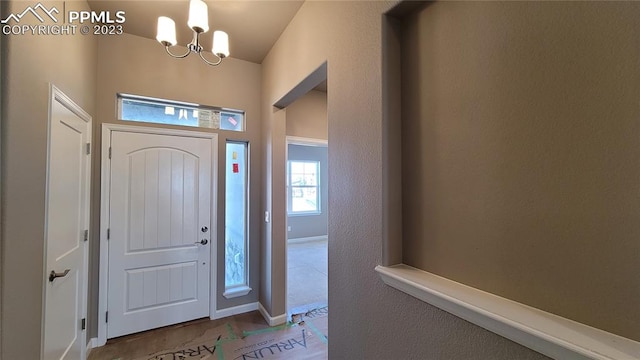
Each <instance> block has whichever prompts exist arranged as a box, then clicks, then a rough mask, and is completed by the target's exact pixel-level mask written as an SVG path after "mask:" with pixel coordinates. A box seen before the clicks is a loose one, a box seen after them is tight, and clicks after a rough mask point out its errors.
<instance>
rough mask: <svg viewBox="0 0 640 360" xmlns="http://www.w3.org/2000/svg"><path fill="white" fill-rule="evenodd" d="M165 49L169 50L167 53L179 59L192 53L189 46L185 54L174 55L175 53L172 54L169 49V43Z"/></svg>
mask: <svg viewBox="0 0 640 360" xmlns="http://www.w3.org/2000/svg"><path fill="white" fill-rule="evenodd" d="M164 49H165V50H167V54H169V56H171V57H174V58H178V59H183V58H186V57H187V56H188V55H189V54H191V49H189V48H188V47H187V52H186V53H184V54H183V55H174V54H172V53H171V51H170V50H169V46H168V45H167V46H165V47H164Z"/></svg>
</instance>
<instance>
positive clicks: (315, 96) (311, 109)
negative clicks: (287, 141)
mask: <svg viewBox="0 0 640 360" xmlns="http://www.w3.org/2000/svg"><path fill="white" fill-rule="evenodd" d="M287 136H300V137H307V138H313V139H324V140H326V139H327V93H326V92H323V91H317V90H311V91H309V92H308V93H307V94H306V95H304V96H303V97H301V98H300V99H298V100H296V101H295V102H294V103H293V104H291V105H289V106H287Z"/></svg>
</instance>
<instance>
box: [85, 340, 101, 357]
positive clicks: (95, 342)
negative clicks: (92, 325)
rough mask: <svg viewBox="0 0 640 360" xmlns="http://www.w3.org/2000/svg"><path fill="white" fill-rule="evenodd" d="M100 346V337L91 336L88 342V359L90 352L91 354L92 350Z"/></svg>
mask: <svg viewBox="0 0 640 360" xmlns="http://www.w3.org/2000/svg"><path fill="white" fill-rule="evenodd" d="M97 347H98V338H91V339H89V342H87V359H88V358H89V354H91V350H93V349H94V348H97Z"/></svg>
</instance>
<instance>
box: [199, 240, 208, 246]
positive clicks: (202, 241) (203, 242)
mask: <svg viewBox="0 0 640 360" xmlns="http://www.w3.org/2000/svg"><path fill="white" fill-rule="evenodd" d="M208 243H209V240H207V239H202V240H200V241H196V244H200V245H207V244H208Z"/></svg>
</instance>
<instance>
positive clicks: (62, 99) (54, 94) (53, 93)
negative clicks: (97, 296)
mask: <svg viewBox="0 0 640 360" xmlns="http://www.w3.org/2000/svg"><path fill="white" fill-rule="evenodd" d="M56 101H57V102H58V103H59V104H60V105H62V106H64V107H65V108H66V109H67V110H69V111H71V112H72V113H74V114H75V115H76V116H78V117H79V118H80V119H81V120H82V121H84V122H85V123H86V124H85V130H86V133H85V134H86V141H87V142H88V143H89V144H91V145H89V146H90V147H91V146H92V145H93V126H92V121H93V118H92V117H91V115H89V113H87V112H86V111H84V110H83V109H82V108H81V107H80V106H79V105H78V104H76V103H75V102H74V101H73V99H71V98H70V97H69V96H67V95H66V94H65V93H64V92H62V90H60V89H58V88H57V87H56V86H55V85H54V84H53V83H49V106H48V114H47V115H48V121H47V170H46V185H45V217H44V219H45V224H44V229H45V233H44V234H43V235H44V251H43V258H42V261H43V264H44V266H47V244H48V241H49V239H48V237H47V230H48V227H49V224H48V219H49V201H48V199H49V180H50V171H51V169H50V168H49V164H50V156H51V122H52V120H53V104H54V102H56ZM84 176H85V179H84V181H85V183H86V187H85V195H84V196H85V203H84V222H85V225H86V226H85V228H86V230H88V231H89V233H91V228H90V227H89V225H90V223H91V222H90V214H91V188H92V186H91V155H90V154H86V158H85V174H84ZM82 246H83V249H82V256H83V259H82V272H83V273H84V275H85V276H84V277H83V284H82V293H83V296H82V304H81V306H82V317H83V318H85V319H86V318H87V308H88V303H89V299H88V289H89V242H88V241H84V242H82ZM45 274H46V271H45ZM45 276H46V275H45ZM46 301H47V283H46V281H43V282H42V322H41V324H40V325H41V330H40V331H41V334H40V356H41V357H43V356H44V350H45V349H44V344H45V319H46V307H47V306H46ZM81 333H82V334H83V335H82V337H83V339H81V340H80V341H81V342H82V344H81V348H80V354H81V356H82V355H84V356H86V351H87V349H86V346H85V344H84V342H85V341H86V338H87V331H86V330H85V331H82V332H81Z"/></svg>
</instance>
